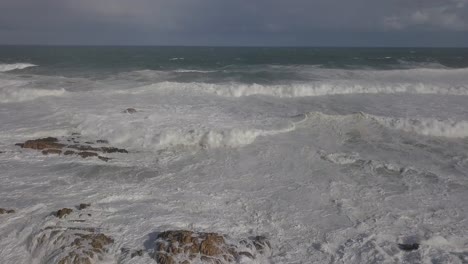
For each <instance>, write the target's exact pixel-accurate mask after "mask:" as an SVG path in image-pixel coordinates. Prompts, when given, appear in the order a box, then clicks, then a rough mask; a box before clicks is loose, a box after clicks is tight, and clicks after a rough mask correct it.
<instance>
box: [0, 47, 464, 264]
mask: <svg viewBox="0 0 468 264" xmlns="http://www.w3.org/2000/svg"><path fill="white" fill-rule="evenodd" d="M127 108H134V109H135V110H136V113H133V114H129V113H126V112H125V111H124V110H125V109H127ZM77 133H79V134H80V135H81V137H82V140H83V141H89V142H96V140H107V141H108V142H109V144H110V145H112V146H115V147H119V148H125V149H126V150H128V152H129V153H128V154H125V153H115V154H109V157H110V158H112V159H111V160H109V161H108V162H104V161H102V160H100V159H97V158H87V159H82V158H80V157H78V156H73V155H71V156H64V155H42V154H41V152H40V151H35V150H31V149H22V148H20V147H18V146H15V143H19V142H24V141H26V140H30V139H36V138H40V137H48V136H53V137H57V138H59V139H60V140H66V139H67V138H70V137H72V135H77ZM0 195H1V200H0V207H1V208H9V209H10V208H11V209H14V210H15V211H16V212H15V213H14V214H4V215H0V219H1V221H0V234H1V235H0V260H1V261H0V263H7V264H8V263H49V262H50V259H49V260H48V258H47V257H45V256H47V254H48V253H47V252H48V250H50V248H49V249H48V248H47V247H45V248H44V247H43V248H39V249H37V248H34V246H31V245H33V244H34V243H36V242H34V241H35V239H36V240H37V238H36V237H35V236H36V234H37V233H38V232H40V230H44V229H46V228H47V227H48V226H50V225H70V223H69V222H67V221H62V220H58V219H57V218H56V217H55V216H52V215H51V213H52V212H53V211H56V210H58V209H60V208H64V207H69V208H72V207H73V206H75V205H77V204H80V203H91V205H92V206H91V207H90V208H91V209H89V212H90V215H91V214H92V218H91V219H90V220H87V221H86V223H83V225H85V226H92V227H93V228H98V229H99V230H100V231H101V232H103V233H105V234H107V235H109V236H111V237H112V238H113V239H114V241H115V243H114V244H113V245H112V247H111V248H110V250H109V252H108V253H107V255H106V259H105V260H102V262H103V263H104V262H105V263H155V261H154V260H152V259H151V254H144V255H143V256H142V257H137V258H132V259H130V258H122V256H121V248H135V249H144V250H145V251H146V252H149V253H151V252H152V251H154V248H153V245H154V234H155V233H157V232H161V231H165V230H177V229H187V230H195V231H203V232H217V233H220V234H224V235H226V236H229V237H231V238H234V239H237V238H243V237H248V236H256V235H263V236H266V237H267V238H268V239H269V240H270V242H271V247H272V248H271V255H268V256H265V257H264V258H257V259H255V260H245V259H244V260H243V261H244V262H242V263H343V264H353V263H356V264H358V263H468V220H467V219H468V203H467V201H468V49H344V48H343V49H325V48H184V47H178V48H177V47H174V48H170V47H160V48H156V47H154V48H153V47H13V46H10V47H0ZM57 221H59V222H57ZM60 221H61V222H60ZM413 243H417V244H419V245H420V246H419V249H417V250H414V251H410V252H408V251H404V250H401V249H400V248H399V247H398V244H413ZM98 263H99V262H98Z"/></svg>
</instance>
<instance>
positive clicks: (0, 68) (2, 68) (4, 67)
mask: <svg viewBox="0 0 468 264" xmlns="http://www.w3.org/2000/svg"><path fill="white" fill-rule="evenodd" d="M35 66H37V65H35V64H31V63H13V64H0V72H7V71H12V70H22V69H26V68H29V67H35Z"/></svg>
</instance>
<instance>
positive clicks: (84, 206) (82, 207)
mask: <svg viewBox="0 0 468 264" xmlns="http://www.w3.org/2000/svg"><path fill="white" fill-rule="evenodd" d="M90 206H91V204H89V203H87V204H85V203H82V204H80V205H78V209H79V210H83V209H86V208H88V207H90Z"/></svg>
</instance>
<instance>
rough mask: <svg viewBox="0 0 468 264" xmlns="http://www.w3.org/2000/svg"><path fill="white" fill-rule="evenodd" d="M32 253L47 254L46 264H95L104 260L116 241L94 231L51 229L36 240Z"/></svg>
mask: <svg viewBox="0 0 468 264" xmlns="http://www.w3.org/2000/svg"><path fill="white" fill-rule="evenodd" d="M34 240H35V241H34V243H33V244H32V245H33V248H32V249H31V250H32V252H37V251H39V250H40V251H42V252H44V251H45V252H46V256H45V262H44V263H58V264H93V263H99V261H101V260H103V259H104V254H105V253H106V252H108V249H109V247H110V245H112V244H113V243H114V240H113V239H112V238H110V237H108V236H106V235H104V234H102V233H96V232H95V230H92V229H80V228H60V227H51V228H46V229H44V230H41V232H40V233H39V234H37V235H36V238H35V239H34Z"/></svg>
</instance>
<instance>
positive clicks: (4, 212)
mask: <svg viewBox="0 0 468 264" xmlns="http://www.w3.org/2000/svg"><path fill="white" fill-rule="evenodd" d="M14 213H15V210H13V209H4V208H0V214H14Z"/></svg>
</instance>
